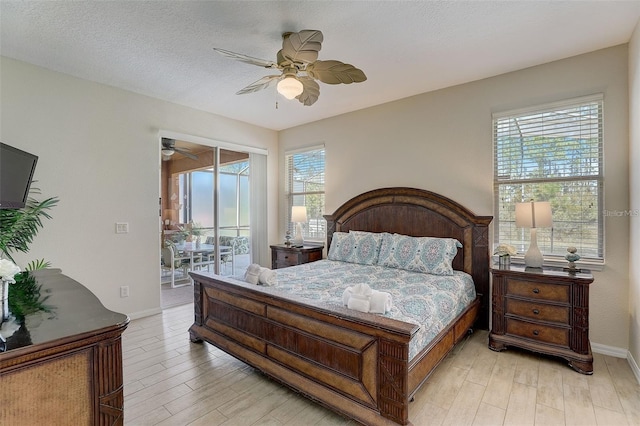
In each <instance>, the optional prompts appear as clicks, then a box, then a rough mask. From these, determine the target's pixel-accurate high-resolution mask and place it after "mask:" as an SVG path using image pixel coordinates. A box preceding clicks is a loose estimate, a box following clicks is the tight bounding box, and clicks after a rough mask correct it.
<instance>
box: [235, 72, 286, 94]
mask: <svg viewBox="0 0 640 426" xmlns="http://www.w3.org/2000/svg"><path fill="white" fill-rule="evenodd" d="M281 77H282V75H267V76H265V77H262V78H261V79H260V80H258V81H256V82H253V83H251V84H250V85H248V86H247V87H245V88H243V89H240V90H238V91H237V92H236V95H244V94H246V93H253V92H257V91H259V90H262V89H266V88H267V87H269V86H271V85H272V84H273V83H275V82H276V81H277V80H279V79H280V78H281Z"/></svg>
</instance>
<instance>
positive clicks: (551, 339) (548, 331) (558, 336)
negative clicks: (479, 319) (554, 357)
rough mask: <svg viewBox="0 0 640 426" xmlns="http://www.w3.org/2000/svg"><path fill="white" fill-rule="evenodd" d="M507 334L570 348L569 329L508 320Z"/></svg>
mask: <svg viewBox="0 0 640 426" xmlns="http://www.w3.org/2000/svg"><path fill="white" fill-rule="evenodd" d="M507 334H512V335H514V336H520V337H524V338H527V339H532V340H537V341H540V342H544V343H551V344H554V345H559V346H569V329H568V328H562V327H552V326H549V325H541V324H535V323H530V322H525V321H520V320H517V319H513V318H507Z"/></svg>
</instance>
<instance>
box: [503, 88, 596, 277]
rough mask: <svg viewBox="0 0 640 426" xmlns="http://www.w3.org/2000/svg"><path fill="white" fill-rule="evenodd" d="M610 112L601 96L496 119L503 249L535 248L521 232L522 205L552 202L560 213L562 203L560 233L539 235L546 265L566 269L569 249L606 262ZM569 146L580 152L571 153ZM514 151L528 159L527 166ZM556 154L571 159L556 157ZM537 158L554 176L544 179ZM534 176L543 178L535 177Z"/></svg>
mask: <svg viewBox="0 0 640 426" xmlns="http://www.w3.org/2000/svg"><path fill="white" fill-rule="evenodd" d="M589 108H591V109H589ZM603 109H604V97H603V95H602V94H596V95H592V96H585V97H581V98H573V99H568V100H565V101H561V102H555V103H550V104H545V105H538V106H535V107H531V108H527V109H520V110H512V111H505V112H500V113H495V114H493V150H494V207H495V210H494V211H495V214H494V243H495V244H496V245H498V244H510V245H513V246H514V247H515V248H516V249H517V251H518V254H519V255H520V254H523V253H524V252H525V251H526V249H527V248H528V246H529V235H530V233H529V229H521V228H517V229H516V228H515V212H514V210H515V208H514V207H515V203H517V202H523V201H531V200H532V199H533V201H550V202H551V205H552V214H553V210H554V204H555V207H556V214H554V215H553V220H554V224H553V227H552V228H550V229H545V228H541V229H538V245H539V246H540V250H541V251H542V253H543V255H544V256H545V259H546V260H545V263H546V264H553V263H557V262H560V261H562V262H564V263H565V264H566V261H564V259H563V258H564V255H566V250H567V248H568V247H569V246H575V247H577V248H578V254H580V255H581V256H582V260H583V261H586V262H589V263H592V264H602V263H603V262H604V203H603V200H604V160H603V152H604V148H603V146H604V140H603V139H604V136H603V135H604V131H603V127H604V123H603V117H604V113H603ZM594 111H595V112H596V113H595V114H593V112H594ZM525 123H526V125H525ZM514 129H515V130H514ZM534 138H537V140H536V139H534ZM524 141H529V142H530V143H532V144H533V146H531V145H530V147H531V148H530V149H531V152H532V154H529V153H527V152H525V148H524V147H526V145H525V144H524V143H523V142H524ZM567 143H570V144H572V145H571V146H572V147H574V148H575V147H578V148H580V149H573V150H570V149H569V148H567V146H566V145H565V144H567ZM516 144H517V145H518V146H519V147H520V148H518V147H517V146H516ZM550 147H553V148H555V149H550ZM509 148H511V151H509ZM527 148H528V147H527ZM513 152H518V153H520V154H518V155H521V158H520V162H519V163H518V159H517V155H515V154H513ZM568 152H571V153H573V154H572V155H574V160H573V161H570V160H568V158H570V157H568V156H567V153H568ZM510 153H512V154H511V156H510V155H509V154H510ZM549 153H556V154H557V153H560V154H563V155H556V156H555V157H552V156H550V155H548V154H549ZM534 159H538V160H539V161H540V163H544V166H542V170H545V171H546V170H552V171H550V172H549V173H548V174H547V173H541V172H540V167H541V166H538V169H537V170H536V168H535V167H534V163H535V161H534ZM516 164H518V167H519V171H518V170H517V169H516V168H515V165H516ZM576 164H578V165H576ZM545 168H546V169H545ZM509 170H511V171H512V172H509ZM534 170H535V171H536V172H537V173H538V175H536V173H529V172H531V171H534ZM573 170H577V171H578V172H574V171H573ZM545 185H546V186H545ZM549 188H555V189H556V192H552V191H549ZM545 190H546V191H545ZM518 191H520V193H519V194H518ZM594 193H595V195H594ZM536 195H537V196H536ZM570 197H572V198H570ZM518 198H520V199H518ZM563 198H565V199H564V200H563ZM574 199H578V200H580V202H582V201H584V203H583V204H578V205H580V206H581V209H579V212H576V213H574V214H571V215H570V214H569V213H567V211H568V209H567V208H566V206H568V205H574V206H575V205H576V204H575V203H569V200H571V201H574ZM563 203H564V204H563ZM590 209H594V210H593V211H591V210H590ZM561 210H564V212H562V211H561ZM578 215H579V216H578Z"/></svg>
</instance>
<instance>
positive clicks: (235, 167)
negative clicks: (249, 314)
mask: <svg viewBox="0 0 640 426" xmlns="http://www.w3.org/2000/svg"><path fill="white" fill-rule="evenodd" d="M178 144H179V141H176V146H178ZM187 145H188V146H190V147H191V148H190V149H191V151H190V153H191V154H192V155H191V156H190V157H185V156H183V157H180V156H178V155H177V154H175V155H173V156H172V157H175V160H174V158H172V159H170V160H167V161H171V162H172V163H173V164H163V167H162V170H163V175H164V178H165V179H168V185H167V188H166V193H165V194H164V197H163V199H165V200H166V202H164V203H163V210H162V211H163V212H164V213H163V216H164V217H163V224H164V225H165V229H164V237H165V239H167V238H168V239H170V240H171V241H173V242H175V243H177V244H178V246H177V247H182V245H181V244H185V243H186V244H188V247H189V248H190V249H191V250H193V247H194V246H195V247H197V248H199V249H200V250H202V251H201V253H200V263H202V265H199V267H200V268H202V267H205V266H206V268H207V269H208V270H213V272H215V273H217V274H220V275H238V274H241V273H242V272H244V271H245V270H246V267H247V266H248V265H249V264H251V245H250V238H251V225H250V217H251V215H250V202H249V199H250V193H249V192H250V191H249V187H250V185H249V181H250V170H251V168H250V161H249V154H248V153H243V152H238V151H232V150H228V149H221V148H219V147H208V146H195V145H193V144H187ZM174 218H175V219H174ZM193 267H194V268H196V267H198V262H194V265H193Z"/></svg>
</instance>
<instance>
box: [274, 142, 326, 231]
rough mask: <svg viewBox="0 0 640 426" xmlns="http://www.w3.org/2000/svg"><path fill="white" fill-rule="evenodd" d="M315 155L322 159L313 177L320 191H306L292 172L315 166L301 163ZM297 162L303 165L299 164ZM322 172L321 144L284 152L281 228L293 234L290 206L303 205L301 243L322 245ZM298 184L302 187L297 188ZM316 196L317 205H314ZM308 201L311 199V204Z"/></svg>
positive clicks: (324, 164) (323, 223)
mask: <svg viewBox="0 0 640 426" xmlns="http://www.w3.org/2000/svg"><path fill="white" fill-rule="evenodd" d="M318 154H320V155H321V156H322V159H323V160H322V170H316V172H317V174H316V176H314V180H316V182H315V183H316V184H320V185H321V189H317V188H311V189H309V188H306V185H305V184H304V183H302V181H301V180H300V178H299V177H297V176H296V173H295V170H296V168H299V167H303V168H304V167H305V166H312V165H315V166H317V165H318V164H317V162H316V163H315V164H308V163H307V164H305V157H304V156H305V155H312V156H316V155H318ZM297 160H298V161H297ZM299 160H301V161H302V162H303V163H302V164H300V161H299ZM294 163H295V164H294ZM296 166H299V167H296ZM325 170H326V160H325V148H324V145H316V146H311V147H305V148H301V149H296V150H291V151H287V152H285V194H286V212H285V215H284V219H285V227H284V228H285V229H286V230H288V231H289V232H290V233H291V235H292V236H293V235H294V234H295V230H294V224H292V223H291V207H292V206H300V205H306V206H307V223H306V224H303V226H302V236H303V238H304V240H305V241H309V242H314V243H322V242H324V241H325V240H326V237H327V221H326V220H325V219H324V217H323V215H324V206H325V191H324V188H325V186H324V185H325ZM300 185H303V186H305V187H303V188H301V187H300ZM318 196H319V197H320V206H318V205H317V202H318ZM312 200H315V202H313V201H312Z"/></svg>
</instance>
